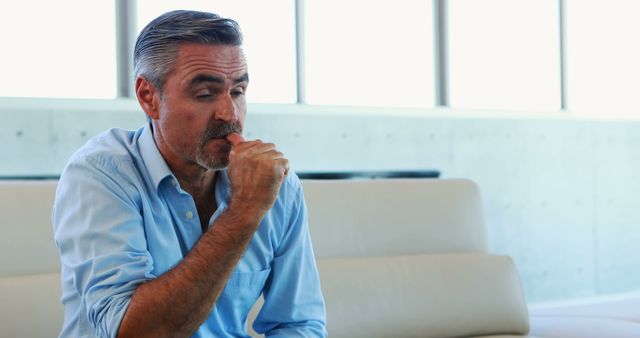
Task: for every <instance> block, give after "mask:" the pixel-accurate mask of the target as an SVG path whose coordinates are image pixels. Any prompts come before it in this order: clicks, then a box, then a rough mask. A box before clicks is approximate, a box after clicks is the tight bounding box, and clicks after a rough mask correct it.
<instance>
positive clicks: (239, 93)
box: [231, 89, 244, 96]
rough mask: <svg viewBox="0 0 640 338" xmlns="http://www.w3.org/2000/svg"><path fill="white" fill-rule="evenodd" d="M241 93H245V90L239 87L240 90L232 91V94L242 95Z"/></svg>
mask: <svg viewBox="0 0 640 338" xmlns="http://www.w3.org/2000/svg"><path fill="white" fill-rule="evenodd" d="M240 95H244V90H241V89H238V90H233V91H231V96H240Z"/></svg>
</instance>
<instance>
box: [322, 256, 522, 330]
mask: <svg viewBox="0 0 640 338" xmlns="http://www.w3.org/2000/svg"><path fill="white" fill-rule="evenodd" d="M318 269H319V271H320V278H321V281H322V290H323V293H324V295H325V300H326V303H327V329H328V331H329V336H330V337H349V338H352V337H396V338H401V337H423V338H426V337H438V338H445V337H469V336H481V335H491V334H513V335H522V334H526V333H527V332H528V330H529V326H528V325H529V323H528V314H527V308H526V304H525V300H524V297H523V294H522V289H521V287H520V280H519V278H518V274H517V272H516V269H515V267H514V265H513V263H512V261H511V259H510V258H508V257H505V256H492V255H486V254H430V255H413V256H388V257H368V258H325V259H319V260H318Z"/></svg>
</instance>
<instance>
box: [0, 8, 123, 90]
mask: <svg viewBox="0 0 640 338" xmlns="http://www.w3.org/2000/svg"><path fill="white" fill-rule="evenodd" d="M0 7H2V9H1V10H0V32H2V33H0V34H2V62H1V63H0V74H2V81H0V96H18V97H54V98H62V97H67V98H115V96H116V52H115V46H116V45H115V6H114V3H113V2H112V1H83V0H64V1H26V0H25V1H12V2H10V5H8V4H4V5H2V6H0Z"/></svg>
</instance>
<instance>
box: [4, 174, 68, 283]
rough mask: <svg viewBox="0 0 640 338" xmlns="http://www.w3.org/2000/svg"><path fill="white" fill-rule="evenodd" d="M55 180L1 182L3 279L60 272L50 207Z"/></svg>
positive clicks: (53, 194)
mask: <svg viewBox="0 0 640 338" xmlns="http://www.w3.org/2000/svg"><path fill="white" fill-rule="evenodd" d="M55 189H56V181H53V180H44V181H10V180H9V181H0V217H2V220H1V221H0V233H1V234H2V236H0V277H1V276H14V275H20V274H34V273H43V272H56V271H59V270H60V263H59V262H60V261H59V258H58V251H57V250H56V247H55V244H54V242H53V231H52V228H51V207H52V206H53V199H54V196H55Z"/></svg>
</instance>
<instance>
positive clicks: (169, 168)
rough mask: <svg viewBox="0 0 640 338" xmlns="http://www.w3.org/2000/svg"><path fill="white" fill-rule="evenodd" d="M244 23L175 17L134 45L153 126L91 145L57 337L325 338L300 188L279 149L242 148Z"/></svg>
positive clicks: (66, 212) (62, 189) (77, 176)
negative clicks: (251, 335)
mask: <svg viewBox="0 0 640 338" xmlns="http://www.w3.org/2000/svg"><path fill="white" fill-rule="evenodd" d="M241 43H242V35H241V32H240V30H239V27H238V25H237V24H236V23H235V22H234V21H232V20H229V19H224V18H220V17H219V16H217V15H214V14H211V13H203V12H194V11H174V12H169V13H166V14H164V15H162V16H160V17H158V18H156V19H155V20H153V21H152V22H151V23H149V24H148V25H147V27H145V28H144V29H143V30H142V32H141V33H140V36H139V37H138V40H137V42H136V46H135V55H134V63H135V76H136V83H135V88H136V96H137V99H138V102H139V103H140V106H141V107H142V109H143V110H144V112H145V113H146V115H147V117H148V121H149V123H148V124H147V125H146V126H145V127H143V128H141V129H139V130H137V131H135V132H130V131H124V130H119V129H112V130H110V131H108V132H106V133H104V134H102V135H99V136H97V137H96V138H94V139H92V140H91V141H89V142H88V143H87V144H86V145H85V146H84V147H83V148H81V149H80V150H79V151H78V152H76V153H75V154H74V155H73V156H72V158H71V159H70V161H69V163H68V164H67V166H66V167H65V170H64V171H63V174H62V176H61V178H60V182H59V185H58V190H57V192H56V202H55V206H54V211H53V225H54V237H55V240H56V244H57V245H58V248H59V250H60V257H61V261H62V283H63V296H62V302H63V304H64V305H65V321H64V326H63V329H62V332H61V334H60V336H61V337H189V336H192V337H246V336H247V333H246V320H247V314H248V312H249V310H250V308H251V307H252V305H253V304H254V302H255V301H256V300H257V298H258V297H259V296H260V294H261V293H262V294H263V296H264V306H263V307H262V310H261V311H260V313H259V314H258V317H257V319H256V321H255V322H254V329H255V330H256V331H257V332H259V333H266V334H267V335H268V336H269V337H322V336H325V335H326V332H325V313H324V311H325V310H324V302H323V299H322V294H321V291H320V287H319V281H318V273H317V269H316V266H315V259H314V255H313V250H312V247H311V241H310V239H309V234H308V227H307V219H306V207H305V204H304V199H303V195H302V190H301V187H300V182H299V180H298V179H297V177H296V176H295V174H293V173H292V172H289V164H288V161H287V159H286V158H285V157H284V156H283V154H282V153H280V152H279V151H277V150H276V148H275V145H273V144H271V143H263V142H261V141H259V140H254V141H245V140H244V139H243V138H242V136H241V133H242V127H243V122H244V118H245V115H246V100H245V94H246V90H247V85H248V82H249V77H248V73H247V64H246V60H245V57H244V55H243V51H242V48H241Z"/></svg>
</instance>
